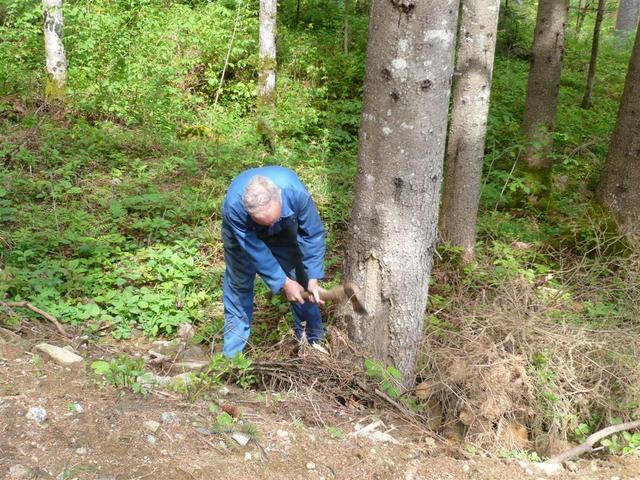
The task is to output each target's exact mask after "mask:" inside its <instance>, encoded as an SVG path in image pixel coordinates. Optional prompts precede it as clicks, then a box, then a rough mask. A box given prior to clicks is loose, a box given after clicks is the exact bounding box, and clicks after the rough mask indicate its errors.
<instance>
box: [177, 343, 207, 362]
mask: <svg viewBox="0 0 640 480" xmlns="http://www.w3.org/2000/svg"><path fill="white" fill-rule="evenodd" d="M204 357H205V353H204V350H203V348H202V347H201V346H200V345H188V346H187V347H186V348H185V350H184V352H183V353H182V358H183V359H185V360H204Z"/></svg>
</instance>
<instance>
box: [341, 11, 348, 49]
mask: <svg viewBox="0 0 640 480" xmlns="http://www.w3.org/2000/svg"><path fill="white" fill-rule="evenodd" d="M342 31H343V38H342V51H343V53H344V54H345V55H346V54H348V53H349V0H344V20H343V25H342Z"/></svg>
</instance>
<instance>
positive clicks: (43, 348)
mask: <svg viewBox="0 0 640 480" xmlns="http://www.w3.org/2000/svg"><path fill="white" fill-rule="evenodd" d="M36 350H38V351H40V352H42V353H44V354H45V355H47V356H48V357H49V358H50V359H51V360H53V361H54V362H56V363H57V364H59V365H63V366H65V367H71V366H79V365H82V363H83V359H82V357H81V356H80V355H76V354H75V353H73V352H70V351H69V350H66V349H64V348H60V347H56V346H55V345H50V344H48V343H39V344H38V345H36Z"/></svg>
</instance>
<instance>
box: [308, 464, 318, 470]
mask: <svg viewBox="0 0 640 480" xmlns="http://www.w3.org/2000/svg"><path fill="white" fill-rule="evenodd" d="M315 469H316V464H315V463H313V462H307V470H315Z"/></svg>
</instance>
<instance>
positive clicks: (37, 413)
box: [27, 407, 47, 423]
mask: <svg viewBox="0 0 640 480" xmlns="http://www.w3.org/2000/svg"><path fill="white" fill-rule="evenodd" d="M27 418H28V419H29V420H33V421H34V422H38V423H41V422H44V421H45V420H46V419H47V411H46V410H45V409H44V408H42V407H31V408H29V411H28V412H27Z"/></svg>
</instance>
